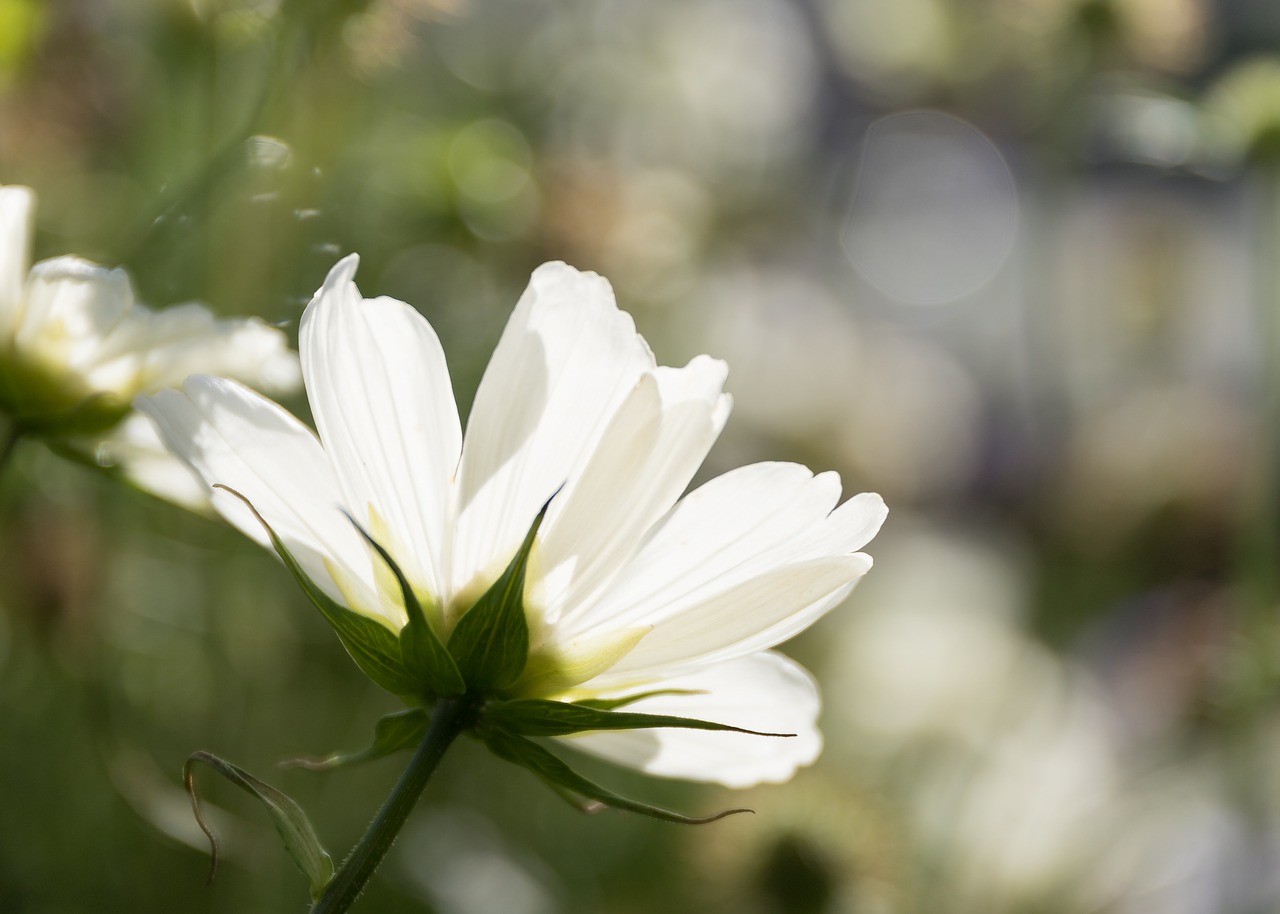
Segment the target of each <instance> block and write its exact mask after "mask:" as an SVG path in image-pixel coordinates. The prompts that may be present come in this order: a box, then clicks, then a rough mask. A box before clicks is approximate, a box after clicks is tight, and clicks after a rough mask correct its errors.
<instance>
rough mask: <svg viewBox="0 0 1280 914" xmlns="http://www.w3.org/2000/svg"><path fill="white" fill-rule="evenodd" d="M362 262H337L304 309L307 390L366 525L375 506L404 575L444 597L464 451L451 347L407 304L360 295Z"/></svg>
mask: <svg viewBox="0 0 1280 914" xmlns="http://www.w3.org/2000/svg"><path fill="white" fill-rule="evenodd" d="M358 263H359V261H358V259H357V258H356V257H354V256H350V257H347V258H346V259H344V260H342V261H341V262H340V263H339V264H338V265H337V266H335V267H334V268H333V270H332V271H330V273H329V276H328V278H327V279H326V280H325V284H324V286H323V287H322V288H321V289H320V291H319V292H317V293H316V296H315V298H314V299H313V300H312V302H311V304H310V305H309V306H308V307H307V310H306V313H304V314H303V316H302V326H301V331H300V346H301V349H302V367H303V373H304V374H305V376H306V385H307V395H308V397H309V399H310V401H311V410H312V413H313V414H314V415H315V421H316V428H317V429H318V430H319V432H320V438H321V440H323V442H324V447H325V452H326V453H327V454H328V455H329V458H330V460H331V461H332V463H333V466H334V468H335V470H336V471H337V474H338V478H339V480H340V481H341V484H342V490H343V492H344V494H345V495H346V499H347V503H348V504H349V505H351V507H352V508H353V510H354V511H355V513H356V517H357V518H359V519H360V520H361V522H362V523H367V522H368V521H369V518H368V513H367V512H368V508H369V507H370V506H372V507H373V508H374V509H375V510H376V512H377V514H378V517H379V518H380V519H381V521H382V523H384V524H385V525H386V529H387V531H388V532H389V533H390V536H391V538H392V540H393V542H392V543H387V544H384V545H386V546H387V547H388V548H389V549H390V550H391V551H392V553H393V554H395V556H396V558H397V561H398V562H399V563H400V564H401V565H402V566H403V567H404V570H405V573H406V574H407V575H408V576H409V577H410V579H411V580H413V581H414V583H415V584H416V585H417V586H421V587H425V588H426V589H427V590H428V591H429V592H430V593H432V594H434V595H436V596H437V597H440V598H442V599H443V598H444V597H445V596H446V594H447V592H448V591H447V588H448V577H447V567H446V565H445V562H446V557H447V543H448V535H449V516H450V511H451V501H450V499H451V485H452V477H453V473H454V470H455V469H456V467H457V465H458V455H459V452H460V451H461V448H462V428H461V424H460V423H459V421H458V410H457V406H456V405H455V404H454V400H453V388H452V386H451V385H450V381H449V371H448V368H447V366H446V365H445V358H444V351H443V350H442V349H441V347H440V341H439V339H438V338H437V337H436V334H435V331H434V330H433V329H432V328H431V325H430V324H428V323H427V320H426V318H424V317H422V315H420V314H419V313H418V312H417V311H415V310H414V309H413V308H411V307H410V306H409V305H406V304H405V303H404V302H399V301H396V300H394V299H390V298H376V299H368V300H366V299H362V298H361V296H360V292H359V290H358V289H357V288H356V285H355V283H354V282H353V281H352V277H353V276H354V274H355V270H356V266H357V264H358Z"/></svg>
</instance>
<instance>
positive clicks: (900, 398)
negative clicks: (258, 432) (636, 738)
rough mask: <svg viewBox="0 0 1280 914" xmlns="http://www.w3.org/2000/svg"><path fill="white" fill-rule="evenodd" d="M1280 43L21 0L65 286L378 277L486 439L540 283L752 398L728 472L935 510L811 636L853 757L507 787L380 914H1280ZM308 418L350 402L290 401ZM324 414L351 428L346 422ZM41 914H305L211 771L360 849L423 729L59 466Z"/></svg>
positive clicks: (46, 216) (766, 19) (828, 19)
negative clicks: (348, 259) (397, 734)
mask: <svg viewBox="0 0 1280 914" xmlns="http://www.w3.org/2000/svg"><path fill="white" fill-rule="evenodd" d="M1278 51H1280V6H1277V5H1276V4H1272V3H1267V2H1264V0H1219V2H1210V0H804V2H801V0H646V2H643V3H639V2H634V0H591V2H557V0H491V2H481V0H342V2H333V0H59V2H52V0H51V2H41V0H0V182H3V183H9V184H12V183H24V184H28V185H30V186H32V187H34V188H36V190H37V191H38V192H39V194H40V211H39V226H38V237H37V252H36V253H37V256H39V257H46V256H53V255H55V254H61V253H76V254H80V255H82V256H86V257H90V258H93V259H96V260H99V261H101V262H104V263H108V264H122V265H124V266H127V267H128V268H129V269H130V271H131V273H132V275H133V278H134V281H135V284H136V286H137V288H138V290H139V293H140V296H141V298H142V299H143V300H144V301H146V302H147V303H149V304H151V305H153V306H163V305H168V304H171V303H175V302H180V301H186V300H192V299H198V300H202V301H205V302H207V303H209V304H210V305H211V306H213V307H214V308H215V309H217V310H218V311H220V312H222V313H225V314H259V315H263V316H265V317H266V318H268V319H270V320H273V321H279V322H281V324H282V325H283V326H286V327H288V328H289V330H290V332H293V331H295V330H296V322H297V318H298V316H299V314H300V312H301V309H302V307H303V305H304V304H305V302H306V300H307V298H308V297H309V295H310V292H311V291H312V290H314V289H315V288H316V287H317V286H318V285H319V283H320V281H321V279H322V278H323V276H324V274H325V272H326V270H327V269H328V267H329V266H330V265H331V264H332V263H333V262H335V261H336V260H337V258H338V257H339V256H341V255H342V254H345V253H347V252H349V251H357V252H359V253H360V254H361V255H362V257H363V263H362V267H361V272H360V276H359V280H360V283H361V287H362V289H363V290H364V292H365V293H366V294H369V295H375V294H387V295H393V296H396V297H399V298H402V299H404V300H407V301H409V302H411V303H412V304H414V305H415V306H416V307H418V308H419V309H420V310H421V311H422V312H423V313H424V314H426V315H427V316H428V317H429V318H430V319H431V321H432V322H433V324H434V325H435V327H436V328H437V330H438V331H439V334H440V336H441V337H442V339H443V342H444V345H445V349H446V351H447V352H448V354H449V356H450V362H451V368H452V371H453V375H454V379H455V384H456V386H457V388H458V395H459V400H460V402H461V403H462V404H463V409H464V412H465V409H466V405H467V404H468V403H469V402H470V398H471V394H472V392H473V391H474V389H475V385H476V383H477V381H478V379H479V376H480V373H481V371H482V370H483V367H484V364H485V361H486V359H487V357H488V353H489V351H490V350H491V347H492V345H493V344H494V342H495V341H496V339H497V336H498V334H499V332H500V331H501V327H502V325H503V322H504V321H505V318H506V315H507V314H508V312H509V310H510V308H511V306H512V304H513V303H514V301H515V299H516V297H517V296H518V294H519V291H520V289H521V288H522V286H523V283H524V281H525V279H526V278H527V276H528V273H529V271H530V270H531V269H532V268H533V267H534V266H535V265H537V264H538V263H539V262H541V261H543V260H546V259H564V260H567V261H569V262H570V263H573V264H574V265H576V266H578V267H581V268H584V269H594V270H597V271H599V272H600V273H602V274H604V275H606V276H608V277H609V278H610V279H611V280H612V281H613V283H614V286H615V288H616V290H617V293H618V296H619V299H620V300H621V302H622V303H623V305H624V307H626V308H627V309H628V310H630V311H632V313H633V314H634V315H635V318H636V321H637V324H638V325H639V327H640V329H641V330H642V332H644V333H645V335H646V336H647V337H648V338H649V339H650V341H651V342H652V344H653V346H654V348H655V350H656V352H657V354H658V356H659V359H660V360H661V361H663V362H665V363H683V361H684V360H686V359H687V358H689V357H691V356H692V355H694V354H697V353H700V352H710V353H712V354H714V355H717V356H720V357H723V358H725V359H727V360H728V361H729V363H730V367H731V374H730V380H729V389H730V390H731V391H732V392H733V393H734V395H735V397H736V408H735V412H734V415H733V418H732V419H731V420H730V423H729V426H728V429H727V430H726V432H725V433H724V435H723V437H722V439H721V441H720V442H719V444H718V445H717V447H716V449H715V450H714V452H713V454H712V456H711V458H710V460H709V462H708V465H707V467H706V468H705V470H704V476H709V475H712V474H714V473H718V472H721V471H723V470H725V469H728V468H731V467H733V466H737V465H740V464H742V463H746V462H750V461H755V460H761V459H793V460H799V461H802V462H805V463H807V464H809V465H811V466H813V467H815V468H817V469H836V470H839V471H840V472H841V474H842V475H843V477H844V479H845V485H846V491H848V492H854V491H860V490H865V489H873V490H877V491H879V492H881V493H882V494H883V495H884V496H885V498H886V500H887V501H888V502H889V504H890V506H891V508H892V513H891V515H890V519H889V522H888V524H887V526H886V527H885V529H884V531H883V533H882V534H881V535H880V537H878V538H877V540H876V541H875V542H874V543H873V546H872V548H871V550H870V551H871V552H872V553H873V554H874V556H875V559H876V567H875V569H874V570H873V572H872V573H871V574H870V575H869V576H868V578H867V579H866V580H865V581H864V583H863V584H861V585H860V586H859V588H858V590H857V591H855V593H854V595H853V597H852V598H851V599H850V600H849V602H848V603H847V604H846V605H845V606H843V607H841V608H839V609H837V610H836V611H834V612H833V613H832V614H831V615H830V616H829V617H827V618H826V619H825V620H823V621H822V622H821V623H820V624H819V625H818V626H817V627H816V628H815V629H814V630H812V631H811V632H809V633H807V634H806V635H804V636H802V637H801V638H799V639H797V640H796V641H795V642H793V643H792V644H791V645H789V646H788V650H789V651H790V652H791V653H792V654H793V655H794V656H796V657H798V658H799V659H801V660H802V661H804V662H805V663H806V664H808V665H810V666H811V668H812V669H814V670H815V671H816V672H817V674H818V676H819V678H820V680H821V681H822V683H823V687H824V694H825V702H826V709H825V712H824V730H825V733H826V736H827V750H826V752H825V754H824V755H823V757H822V759H821V760H820V761H819V763H818V764H817V765H815V766H814V767H813V768H811V769H808V770H805V771H802V772H801V773H800V774H799V775H798V776H797V777H796V778H795V779H794V780H793V781H792V782H791V783H789V784H787V785H784V786H772V787H763V788H759V789H756V790H753V791H750V792H748V793H746V794H745V795H742V794H731V793H729V792H727V791H720V790H717V789H715V788H705V787H694V786H691V785H683V784H678V783H672V782H659V781H653V780H649V779H645V778H641V777H637V776H633V775H629V774H627V773H625V772H621V771H617V770H612V769H610V768H608V766H604V765H592V764H590V763H589V762H583V765H584V766H585V767H587V768H588V769H589V770H590V771H591V772H592V773H593V774H594V775H596V776H598V777H599V778H600V779H602V780H604V781H606V782H607V783H609V784H610V785H612V786H615V787H618V788H620V789H623V790H624V791H629V792H630V793H631V794H633V795H638V796H641V797H644V798H646V799H649V800H652V801H654V802H661V803H666V804H670V805H673V806H676V807H678V808H681V809H684V810H688V811H691V812H710V811H713V810H715V809H718V808H723V807H725V806H731V805H743V804H745V805H750V806H752V807H754V808H755V809H756V815H755V816H753V817H750V816H741V817H734V818H732V819H729V820H725V821H722V822H719V823H717V824H714V825H712V826H708V827H705V828H689V829H685V828H680V827H676V826H672V825H666V824H663V823H656V822H651V821H649V820H645V819H641V818H638V817H632V816H627V815H622V814H615V813H605V814H602V815H599V816H595V817H584V816H582V815H580V814H578V813H577V812H576V811H574V810H572V809H570V808H569V807H568V806H566V805H564V804H562V803H561V802H560V801H559V800H558V799H557V798H556V797H555V796H553V795H552V794H550V793H549V792H547V791H546V790H544V789H543V788H542V787H541V785H539V784H537V783H535V781H534V779H533V778H532V777H531V776H530V775H528V774H527V773H525V772H522V771H520V770H517V769H514V768H509V767H506V766H504V765H503V764H502V763H500V762H498V761H497V760H495V759H493V758H491V757H489V756H488V755H487V754H486V753H485V752H484V751H483V750H482V749H481V748H480V747H478V746H476V745H473V744H463V745H460V746H459V747H458V748H456V749H455V750H454V751H453V753H452V754H451V755H450V757H449V758H448V759H447V760H446V764H445V766H444V768H443V770H442V771H441V773H440V774H439V775H438V777H437V779H436V780H435V781H433V783H432V785H431V786H430V788H429V790H428V792H427V794H426V796H425V798H424V801H423V803H422V805H421V806H420V808H419V809H418V811H417V813H416V814H415V816H414V818H413V819H412V820H411V823H410V825H409V827H408V829H407V831H406V833H405V834H404V835H403V837H402V839H401V841H400V842H399V844H398V845H397V846H396V849H395V851H394V852H393V854H392V855H391V857H390V858H389V859H388V861H387V863H386V865H385V866H384V867H383V869H382V871H381V873H380V875H379V877H378V878H377V879H376V880H375V885H374V887H373V888H372V889H371V891H370V892H369V894H368V895H367V896H366V898H365V899H364V901H363V902H362V907H361V908H359V910H364V911H368V912H376V911H406V912H408V911H434V912H440V914H472V912H496V911H502V912H510V914H552V912H561V911H565V912H619V914H628V912H651V911H662V912H664V914H680V912H718V911H723V912H745V914H773V912H802V914H810V912H812V914H819V912H823V914H826V912H835V914H916V912H919V914H924V912H930V914H932V912H941V911H945V912H948V914H966V912H975V914H976V912H981V914H1003V912H1034V914H1057V912H1062V914H1075V912H1080V914H1084V912H1156V911H1158V912H1167V914H1184V912H1185V914H1262V912H1274V911H1280V819H1278V816H1280V359H1278V356H1280V57H1272V56H1270V55H1272V54H1273V53H1276V52H1278ZM289 405H290V406H291V407H292V408H294V409H295V410H298V411H305V404H304V403H302V402H295V403H291V404H289ZM303 414H305V412H304V413H303ZM0 487H2V488H0V512H2V516H0V520H2V522H0V910H3V911H5V912H21V914H28V912H29V914H80V912H86V914H87V912H101V911H124V910H128V911H137V912H151V911H155V912H171V911H183V912H203V911H209V912H213V911H219V912H226V911H235V912H243V914H257V912H264V914H265V912H279V911H288V910H296V911H302V910H304V909H305V894H306V892H305V884H304V881H303V880H302V878H301V876H299V874H297V873H296V872H295V871H294V870H293V868H292V866H291V864H290V862H289V860H288V858H287V857H286V855H285V853H284V852H283V851H282V850H281V849H280V848H279V846H278V844H277V842H276V840H275V837H274V833H273V831H272V829H271V826H270V824H269V822H268V821H267V820H266V818H265V816H264V815H263V814H262V812H261V810H260V809H258V808H257V807H255V806H254V805H253V803H252V801H250V800H249V799H248V798H246V797H245V796H244V795H242V794H240V793H239V792H237V791H234V790H232V788H231V787H230V786H229V785H226V784H223V783H221V782H218V781H217V780H216V779H215V778H213V777H212V776H210V777H208V778H206V779H204V785H205V790H204V793H205V796H206V800H207V802H208V803H209V804H210V807H211V815H212V818H213V821H214V824H215V827H216V828H217V829H218V831H219V833H220V834H221V836H222V839H223V854H224V863H223V866H222V869H221V871H220V873H219V875H218V878H217V880H216V881H215V882H214V883H213V884H212V885H211V886H210V887H208V888H206V887H204V886H203V885H202V883H203V881H204V877H205V873H206V868H207V865H208V857H207V850H206V845H205V843H204V840H203V838H202V836H201V835H200V834H199V833H198V831H197V830H196V828H195V824H194V821H193V820H192V818H191V815H190V810H189V806H188V801H187V797H186V795H185V793H184V792H183V790H182V787H181V783H180V770H181V766H182V762H183V760H184V759H185V758H186V756H187V754H188V753H190V752H191V751H193V750H196V749H208V750H211V751H213V752H216V753H218V754H220V755H222V756H224V757H227V758H230V759H232V760H234V761H236V762H237V763H239V764H241V765H243V766H245V767H247V768H249V769H250V770H252V771H254V772H256V773H258V774H259V775H260V776H263V777H265V778H266V779H268V780H270V781H272V782H273V783H275V784H277V785H278V786H280V787H282V788H283V789H285V790H287V791H289V792H290V793H291V794H292V795H293V796H295V797H296V798H297V799H298V800H299V801H300V802H301V803H302V804H303V805H304V806H305V807H306V808H307V809H308V811H309V812H310V814H311V815H312V818H313V820H314V821H315V823H316V825H317V827H318V829H319V831H320V834H321V836H322V837H323V839H324V840H325V841H326V843H327V844H328V846H329V848H330V850H331V851H332V852H333V853H334V854H335V855H337V856H339V857H340V856H341V855H342V854H343V853H345V850H346V849H347V848H348V847H350V845H351V844H352V843H353V842H354V841H355V840H356V838H357V837H358V836H359V834H360V832H361V831H362V830H363V827H364V825H365V824H366V822H367V821H368V819H369V817H370V816H371V815H372V812H373V810H374V809H375V808H376V806H377V804H378V803H379V802H380V801H381V799H382V798H383V796H384V794H385V792H386V790H387V789H388V788H389V786H390V784H391V783H392V782H393V780H394V778H395V776H396V774H397V772H398V770H399V766H400V764H402V760H384V761H381V762H378V763H374V764H370V765H369V766H367V767H364V768H360V769H352V770H347V771H341V772H335V773H329V774H315V773H310V772H305V771H297V770H290V771H279V770H276V769H275V768H274V766H275V764H276V763H277V762H278V761H279V760H281V759H284V758H288V757H291V756H296V755H299V754H313V755H314V754H323V753H325V752H328V751H330V750H333V749H340V748H341V749H354V748H358V747H360V746H361V745H363V744H364V743H365V742H366V741H367V739H368V736H369V734H370V732H371V727H372V724H373V722H374V721H375V720H376V719H377V717H378V716H380V715H381V714H383V713H386V712H389V711H391V710H394V709H395V707H396V702H395V700H394V699H393V698H391V697H390V696H387V695H385V694H383V693H381V692H380V691H379V690H378V689H377V688H376V687H374V686H372V685H371V684H369V683H368V682H367V681H365V680H364V678H363V677H362V676H361V675H360V673H359V672H358V671H357V670H356V668H355V667H354V665H353V664H352V663H350V661H349V660H348V659H347V658H346V657H345V655H344V654H343V652H342V650H341V648H340V646H339V645H338V644H337V642H336V640H335V639H334V638H333V636H332V635H331V633H330V632H329V630H328V629H327V627H326V625H325V624H324V623H323V621H322V620H321V619H320V617H319V616H318V614H316V613H315V612H314V611H313V610H312V609H311V607H310V606H309V605H308V604H307V603H306V601H305V599H304V597H303V596H302V595H301V594H300V593H299V592H297V590H296V589H295V587H294V586H293V584H292V582H291V580H290V579H289V577H288V575H287V574H286V573H285V572H284V571H283V569H282V568H280V567H279V565H278V564H277V563H275V562H274V561H273V560H272V558H271V557H270V556H268V555H267V554H266V553H264V552H263V551H261V550H259V549H257V548H256V547H254V546H253V545H252V544H250V543H249V542H248V541H246V540H244V538H243V537H240V536H238V535H236V534H234V533H233V532H232V531H230V530H228V529H226V528H225V527H223V526H220V525H219V524H217V523H216V522H213V521H210V520H206V519H204V518H201V517H198V516H195V515H190V514H186V513H184V512H182V511H181V510H179V509H177V508H175V507H172V506H170V505H167V504H164V503H162V502H159V501H157V500H154V499H151V498H149V497H147V496H145V495H142V494H140V493H138V492H135V491H132V490H130V489H127V488H125V487H124V486H122V485H120V484H119V483H118V482H117V481H116V480H115V479H113V478H112V477H111V475H110V473H109V472H96V471H94V470H93V469H92V468H85V467H78V466H72V465H70V464H66V463H63V462H60V461H59V460H58V459H57V458H55V457H54V456H53V455H52V454H50V453H48V452H47V451H44V450H43V449H42V448H41V447H40V446H39V445H35V444H26V445H24V446H23V448H22V449H21V450H20V451H19V452H18V454H17V458H16V461H15V463H14V464H13V465H12V466H10V467H9V468H8V471H7V475H6V476H5V478H4V479H3V481H2V482H0Z"/></svg>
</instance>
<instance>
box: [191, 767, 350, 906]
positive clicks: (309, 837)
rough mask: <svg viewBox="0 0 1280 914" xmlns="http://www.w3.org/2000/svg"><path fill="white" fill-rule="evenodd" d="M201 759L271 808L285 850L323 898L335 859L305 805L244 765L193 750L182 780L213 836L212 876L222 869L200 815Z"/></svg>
mask: <svg viewBox="0 0 1280 914" xmlns="http://www.w3.org/2000/svg"><path fill="white" fill-rule="evenodd" d="M197 762H203V763H204V764H206V765H208V766H209V767H210V768H212V769H213V770H214V771H216V772H218V774H220V775H222V776H223V777H224V778H226V779H227V780H228V781H230V782H231V783H233V784H235V785H236V786H237V787H239V788H240V789H241V790H243V791H245V792H246V793H249V794H252V795H253V796H254V797H256V798H257V799H258V800H259V801H260V802H261V803H262V805H263V806H265V807H266V808H267V812H268V813H269V814H270V816H271V821H272V822H273V823H275V826H276V831H277V832H278V833H279V834H280V840H281V841H283V842H284V846H285V850H287V851H288V852H289V856H290V857H292V858H293V862H294V863H296V864H297V865H298V869H300V870H301V871H302V874H303V875H304V876H306V877H307V880H308V881H309V882H310V883H311V897H312V898H313V899H316V898H319V897H320V895H321V894H322V893H323V892H324V888H325V886H327V885H328V884H329V881H330V880H331V879H332V878H333V860H332V859H331V858H330V857H329V854H328V853H327V852H326V851H325V849H324V847H323V846H322V845H321V844H320V839H319V838H318V837H317V836H316V831H315V829H314V828H313V827H312V826H311V820H310V819H308V818H307V814H306V813H305V812H303V811H302V807H301V806H299V805H298V804H297V803H295V802H294V801H293V800H292V799H291V798H290V797H289V796H288V795H287V794H285V793H283V792H282V791H280V790H277V789H276V788H274V787H272V786H271V785H270V784H268V783H266V782H265V781H262V780H260V779H258V778H256V777H254V776H253V775H252V774H250V773H249V772H247V771H245V770H244V769H243V768H240V767H238V766H236V765H233V764H231V763H230V762H228V761H226V760H225V759H221V758H218V756H216V755H214V754H213V753H211V752H193V753H192V754H191V755H190V756H189V757H188V758H187V763H186V765H184V766H183V768H182V781H183V783H184V784H185V785H186V788H187V793H188V794H190V795H191V808H192V810H193V811H194V812H195V816H196V821H197V822H198V823H199V824H200V829H201V831H203V832H204V833H205V835H206V836H207V837H208V839H209V847H210V852H211V854H212V860H211V861H210V864H209V879H210V880H212V879H213V876H214V873H215V872H217V868H218V842H217V839H215V838H214V836H213V832H212V831H210V829H209V826H208V825H206V824H205V821H204V816H202V815H201V814H200V799H199V797H198V796H197V794H196V781H195V764H196V763H197Z"/></svg>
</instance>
